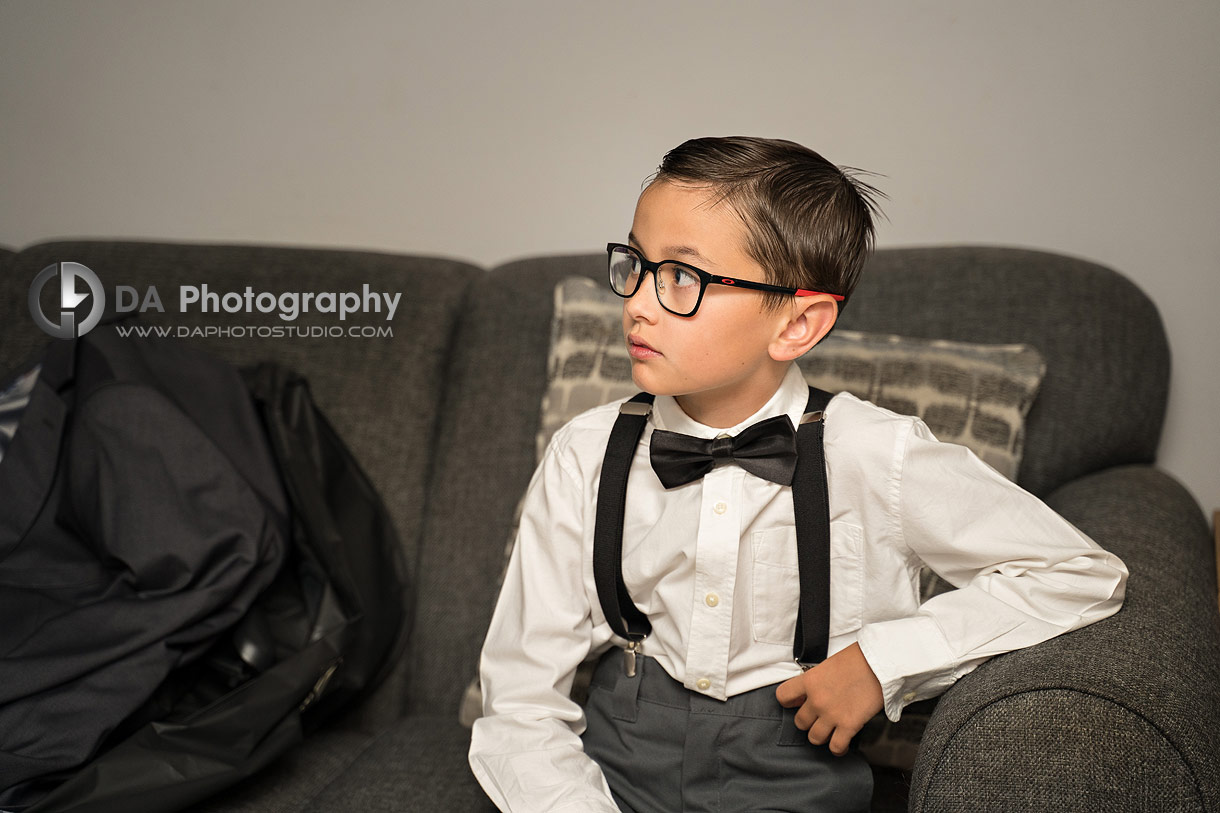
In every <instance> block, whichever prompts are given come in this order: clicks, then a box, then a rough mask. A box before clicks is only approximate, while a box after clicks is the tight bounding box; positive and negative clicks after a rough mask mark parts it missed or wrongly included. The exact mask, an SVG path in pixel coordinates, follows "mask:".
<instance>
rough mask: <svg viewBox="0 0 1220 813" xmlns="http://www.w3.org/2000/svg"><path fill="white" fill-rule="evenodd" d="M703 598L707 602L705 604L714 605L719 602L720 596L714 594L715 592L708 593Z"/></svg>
mask: <svg viewBox="0 0 1220 813" xmlns="http://www.w3.org/2000/svg"><path fill="white" fill-rule="evenodd" d="M703 600H704V601H706V602H707V606H709V607H715V606H716V605H717V604H719V603H720V596H718V595H716V594H715V593H708V594H707V596H705V597H704V599H703Z"/></svg>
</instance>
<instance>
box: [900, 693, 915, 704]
mask: <svg viewBox="0 0 1220 813" xmlns="http://www.w3.org/2000/svg"><path fill="white" fill-rule="evenodd" d="M914 699H915V692H907V693H906V694H904V695H903V696H902V702H904V703H910V702H911V701H912V700H914Z"/></svg>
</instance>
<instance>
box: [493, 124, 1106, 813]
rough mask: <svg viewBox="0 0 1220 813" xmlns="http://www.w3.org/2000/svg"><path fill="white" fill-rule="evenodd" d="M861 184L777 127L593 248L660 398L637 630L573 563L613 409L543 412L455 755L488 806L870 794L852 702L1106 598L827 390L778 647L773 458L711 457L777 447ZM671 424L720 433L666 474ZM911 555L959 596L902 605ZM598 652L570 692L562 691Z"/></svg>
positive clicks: (924, 434)
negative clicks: (824, 552)
mask: <svg viewBox="0 0 1220 813" xmlns="http://www.w3.org/2000/svg"><path fill="white" fill-rule="evenodd" d="M873 192H874V190H872V189H871V187H868V186H867V185H865V184H863V183H861V182H860V181H859V180H858V179H856V178H855V177H853V175H851V174H849V173H847V172H844V171H841V170H840V169H838V168H836V167H835V166H834V165H833V164H830V163H829V162H827V161H826V160H825V159H824V158H822V157H821V156H820V155H818V154H817V153H814V152H812V151H811V150H808V149H806V148H804V147H801V146H799V145H797V144H793V143H791V142H787V141H774V140H764V139H755V138H725V139H715V138H706V139H696V140H692V141H688V142H686V143H684V144H682V145H680V146H679V147H677V148H676V149H674V150H672V151H670V152H669V153H668V154H667V155H666V156H665V158H664V160H663V162H662V164H661V166H660V169H659V170H658V172H657V174H656V176H655V177H654V179H653V180H652V181H651V183H650V184H649V185H648V186H647V188H646V189H645V190H644V192H643V193H642V194H641V195H640V198H639V202H638V204H637V206H636V211H635V218H634V220H633V222H632V227H631V232H630V234H629V235H628V238H627V244H626V245H619V244H611V245H610V246H609V247H608V252H609V258H610V259H609V263H610V277H611V285H612V287H613V288H614V289H615V291H616V293H618V294H619V295H621V296H623V297H625V299H624V301H623V333H624V337H625V340H626V342H627V346H628V351H629V353H630V356H631V365H632V378H633V380H634V383H635V384H636V385H637V386H638V387H639V388H640V389H642V390H644V391H645V392H648V393H653V394H655V395H656V399H655V403H654V404H653V406H652V409H651V413H650V414H649V416H648V418H647V424H646V425H645V428H644V431H643V436H642V438H641V440H640V442H639V444H638V446H636V447H635V451H634V456H633V457H631V459H630V463H629V472H628V473H629V477H628V479H627V487H626V489H627V490H626V498H625V506H626V507H625V511H624V519H623V527H622V546H621V563H620V562H614V563H613V564H614V565H616V566H619V567H621V573H622V584H623V586H625V588H626V593H627V594H628V595H627V596H626V597H622V596H621V595H620V597H619V598H620V605H621V604H623V603H624V602H625V601H630V602H632V603H634V605H635V606H636V607H637V608H638V609H639V611H640V612H641V613H642V614H643V616H645V617H646V619H647V624H648V626H649V627H650V629H649V631H648V633H647V637H646V639H645V640H644V641H643V643H642V644H640V643H639V642H638V638H639V636H638V635H636V636H634V641H633V642H629V641H628V640H627V638H625V637H623V635H621V634H618V633H616V632H615V631H614V630H613V629H612V625H611V623H610V622H608V621H607V615H608V613H607V612H606V611H604V610H603V607H605V606H607V605H606V604H605V601H606V596H605V591H603V593H602V594H599V592H598V586H597V581H598V577H597V576H596V575H595V570H597V568H595V566H594V561H593V559H594V556H593V550H594V532H595V526H596V524H597V523H596V522H595V516H596V514H597V503H598V493H599V488H604V486H602V485H601V484H600V483H599V480H600V476H601V471H602V464H603V457H604V456H605V454H606V448H607V442H608V439H609V436H610V433H611V428H612V426H613V425H614V423H615V420H616V418H617V417H618V415H619V411H620V404H621V402H619V403H613V404H608V405H606V406H603V407H598V408H596V409H593V410H590V411H588V412H586V413H584V414H582V415H580V416H578V417H577V418H575V419H574V420H573V421H571V422H570V423H569V424H567V425H566V426H565V427H563V428H562V429H561V430H559V431H558V432H557V433H556V434H555V437H554V438H553V440H552V441H551V443H550V446H549V447H548V449H547V451H546V454H545V456H544V458H543V460H542V462H541V464H540V465H539V467H538V470H537V472H536V473H535V475H534V477H533V480H532V482H531V483H530V487H529V491H528V494H527V497H526V502H525V507H524V512H523V516H522V519H521V525H520V533H519V536H518V540H517V544H516V547H515V549H514V551H513V553H512V557H511V559H510V562H509V566H508V570H507V573H506V576H505V581H504V586H503V589H502V591H501V594H500V597H499V600H498V603H497V605H496V609H495V612H494V614H493V617H492V621H491V626H490V629H489V630H488V634H487V640H486V642H485V644H484V647H483V653H482V661H481V668H480V675H481V682H482V688H483V698H484V713H485V716H484V717H482V718H481V719H479V720H478V721H477V722H476V723H475V726H474V731H473V735H472V742H471V748H470V764H471V767H472V769H473V771H474V773H475V775H476V777H477V778H478V780H479V782H480V783H481V784H482V786H483V788H484V789H485V790H486V792H487V793H488V795H489V796H490V797H491V799H492V800H493V801H494V802H495V803H496V804H497V805H498V806H499V808H500V809H501V810H504V811H512V813H518V812H521V813H524V812H525V811H531V812H533V811H538V812H539V813H540V812H541V811H572V813H576V811H579V812H580V813H589V811H607V812H609V811H617V810H623V811H629V812H634V813H658V812H659V813H679V812H680V811H696V810H698V811H711V810H715V811H723V812H724V813H728V812H729V811H747V810H750V811H755V810H774V811H779V810H783V811H801V813H808V811H833V812H834V813H843V811H864V810H867V809H868V806H869V800H870V796H871V792H872V777H871V772H870V769H869V767H868V765H867V764H866V763H865V762H864V761H863V759H862V758H861V757H860V756H859V754H858V753H857V752H856V751H855V750H854V749H853V748H852V747H851V739H852V737H853V735H855V734H856V733H857V732H858V731H859V730H860V728H861V727H862V726H863V724H864V723H865V722H866V721H867V720H868V719H869V718H870V717H872V716H873V715H874V714H876V713H877V712H879V711H881V710H883V709H884V711H885V713H886V715H887V716H888V717H889V718H890V719H891V720H897V719H898V718H899V715H900V714H901V711H902V708H903V707H904V706H905V705H907V704H908V703H911V702H913V701H915V700H919V699H923V698H927V697H931V696H934V695H937V694H939V693H941V692H943V691H944V690H945V689H946V688H947V687H948V686H949V685H950V684H952V683H953V682H954V681H955V680H957V678H959V677H961V676H962V675H963V674H965V673H967V672H969V671H970V670H972V669H973V668H975V667H976V666H978V664H979V663H981V662H982V661H984V660H986V659H987V658H989V657H991V656H993V655H996V654H998V653H1001V652H1006V651H1009V650H1012V649H1016V648H1019V647H1024V646H1029V645H1031V644H1035V643H1038V642H1039V641H1043V640H1046V639H1047V638H1050V637H1052V636H1054V635H1058V634H1060V633H1063V632H1066V631H1068V630H1071V629H1075V628H1078V627H1081V626H1084V625H1086V624H1089V623H1092V622H1094V621H1097V620H1099V619H1102V618H1105V617H1106V616H1108V615H1111V614H1112V613H1114V612H1115V611H1116V610H1117V609H1118V607H1119V606H1120V604H1121V603H1122V599H1123V594H1124V589H1125V584H1126V576H1127V571H1126V568H1125V567H1124V565H1123V563H1122V562H1121V561H1119V559H1118V558H1116V557H1115V556H1113V555H1111V554H1109V553H1107V552H1105V551H1103V550H1102V549H1100V548H1099V547H1098V546H1097V545H1096V544H1095V543H1094V542H1093V541H1092V540H1090V539H1088V538H1087V537H1086V536H1084V535H1083V534H1081V533H1080V532H1079V531H1077V530H1076V529H1075V528H1074V527H1072V526H1071V525H1070V524H1069V523H1067V522H1066V521H1065V520H1063V519H1062V518H1060V517H1059V516H1058V515H1057V514H1055V513H1054V512H1053V511H1051V510H1050V509H1049V508H1047V507H1046V506H1045V505H1043V504H1042V503H1041V502H1039V501H1038V500H1037V499H1035V498H1034V497H1032V496H1030V495H1029V494H1027V493H1026V492H1024V491H1022V490H1021V489H1020V488H1018V487H1017V486H1015V485H1013V484H1012V483H1010V482H1009V481H1007V480H1006V479H1004V478H1003V477H1001V476H1000V475H999V474H997V473H996V472H995V471H993V470H992V469H990V468H989V467H987V466H986V465H984V464H983V463H981V462H979V461H978V459H977V458H975V457H974V456H973V455H972V454H971V453H970V452H968V451H967V450H965V449H964V448H963V447H960V446H956V445H952V444H942V443H938V442H937V441H936V440H935V439H934V438H933V437H932V435H931V433H930V432H929V431H928V429H927V428H926V427H925V426H924V424H923V423H922V422H921V421H919V420H918V419H916V418H911V417H904V416H900V415H897V414H895V413H892V412H889V411H887V410H884V409H881V408H879V407H876V406H874V405H872V404H870V403H867V402H864V401H860V400H859V399H857V398H855V397H853V396H851V395H850V394H847V393H840V394H838V395H836V396H834V398H833V399H832V400H831V401H830V402H829V404H828V405H827V406H826V407H825V409H824V411H823V412H822V415H821V419H822V421H823V426H824V440H823V443H822V448H823V449H824V454H825V472H826V477H827V482H828V486H827V488H828V507H827V505H825V504H823V505H822V507H821V509H820V510H822V511H823V512H826V511H828V515H829V520H830V534H829V562H830V566H829V574H830V577H829V585H830V586H829V596H828V597H827V596H825V595H823V596H822V599H823V603H824V602H825V600H826V599H827V598H828V601H829V609H828V623H827V624H826V625H825V626H827V627H828V633H829V639H828V643H827V645H826V646H825V651H826V653H827V655H828V657H825V659H824V660H821V662H820V663H817V664H816V665H814V666H812V667H811V668H803V667H804V666H805V665H803V664H798V663H797V662H796V661H794V659H793V654H794V640H795V641H797V643H798V644H799V641H800V633H799V632H798V630H799V628H800V625H798V623H797V619H798V608H802V609H801V617H802V618H805V617H806V616H804V614H803V613H804V609H803V605H804V604H805V602H807V601H808V600H809V599H810V597H809V596H808V595H805V594H803V591H802V578H801V577H799V576H798V571H799V568H798V564H797V563H798V554H797V540H798V533H797V528H798V527H799V526H800V522H799V521H794V509H793V493H794V488H796V486H795V485H793V480H792V476H791V471H790V469H789V473H788V474H787V475H785V474H784V473H783V472H780V473H778V474H777V473H775V472H774V471H773V470H771V469H768V466H769V465H770V464H767V465H764V466H762V467H761V468H760V467H759V466H758V465H756V464H754V463H753V462H752V461H750V460H743V459H742V458H738V459H736V460H732V461H729V460H723V459H719V458H720V457H722V456H723V454H724V449H725V448H727V446H726V444H730V445H732V444H736V443H737V442H738V440H740V439H741V438H739V437H738V436H741V437H742V438H745V437H747V436H749V437H753V436H755V435H757V434H759V433H761V432H763V431H764V428H763V427H759V428H758V429H754V428H753V427H756V426H757V425H758V424H760V423H761V422H764V421H767V420H768V419H775V418H777V417H779V418H781V420H780V421H779V424H781V425H783V426H781V427H780V429H778V430H776V429H775V427H776V422H775V421H774V420H772V421H770V423H768V424H767V426H766V427H765V428H766V430H767V431H768V432H770V431H772V430H775V432H776V434H775V437H777V438H780V440H777V441H775V443H778V444H779V445H780V446H781V447H782V448H783V449H786V450H788V451H787V452H786V454H787V455H788V457H793V456H794V454H793V453H792V451H791V450H792V448H793V447H792V436H793V435H795V432H794V431H793V428H794V427H796V426H797V425H798V424H800V422H801V421H802V415H803V414H804V413H805V412H806V406H807V401H808V400H809V390H808V388H807V387H806V384H805V382H804V380H803V379H802V377H801V374H800V372H799V370H798V368H797V367H796V365H795V364H794V363H793V361H794V360H795V359H796V358H797V357H799V356H801V355H802V354H804V353H805V352H806V351H808V350H809V349H810V348H812V347H813V346H814V345H816V344H817V343H818V341H820V340H821V339H822V337H824V336H825V335H826V334H827V332H828V331H830V329H831V328H832V327H833V326H834V323H835V320H836V318H837V317H838V312H839V308H840V307H841V304H840V303H841V302H842V301H845V300H846V299H847V297H849V296H850V295H851V292H852V289H853V287H854V286H855V282H856V278H857V276H858V274H859V272H860V269H861V267H862V266H863V264H864V261H865V258H866V256H867V253H868V251H869V249H870V248H871V245H872V239H873V223H872V216H873V212H874V211H875V207H874V203H873V201H872V199H871V197H870V195H871V194H872V193H873ZM650 277H651V279H650ZM734 288H736V289H737V290H734ZM785 417H786V421H785V420H782V419H783V418H785ZM813 417H814V419H815V420H816V416H813ZM666 433H678V435H672V434H666ZM743 433H745V434H744V435H743ZM679 435H685V436H690V437H693V438H696V439H700V440H698V441H694V442H695V443H700V442H703V441H710V442H711V443H712V444H719V446H717V447H716V448H717V449H718V450H719V451H717V452H716V458H717V459H713V460H712V463H713V464H714V465H712V464H709V465H707V466H704V467H703V468H705V469H707V470H706V473H703V474H702V476H701V477H700V476H699V474H700V472H698V471H696V472H694V474H693V475H689V473H688V476H693V477H694V478H695V479H690V480H689V481H688V482H680V481H679V480H678V479H675V477H674V475H673V474H672V471H670V470H667V469H666V467H665V460H666V456H667V450H668V449H670V448H671V446H672V443H677V444H678V445H679V446H681V445H682V444H683V443H685V442H688V441H689V438H686V439H683V438H680V437H678V436H679ZM768 437H770V435H768ZM675 438H676V440H674V439H675ZM727 438H733V439H734V440H732V441H729V440H727ZM768 442H770V441H768ZM709 448H710V447H709ZM802 448H806V447H802ZM783 456H784V455H783V454H781V455H780V457H781V458H782V457H783ZM818 462H819V464H820V461H818ZM654 464H655V471H654ZM607 465H609V464H607ZM806 465H809V464H808V463H807V464H806ZM747 469H749V470H747ZM759 472H761V473H759ZM667 486H668V487H667ZM797 493H798V499H803V497H801V496H800V495H801V494H802V492H799V491H798V492H797ZM802 538H803V537H802ZM802 544H804V543H803V542H802ZM921 562H926V563H927V564H928V565H929V566H931V567H932V568H933V569H934V570H935V571H936V572H937V573H939V574H940V575H941V576H943V577H944V578H945V579H947V580H948V581H949V582H951V583H952V584H954V585H955V586H957V587H959V588H960V589H958V590H954V591H951V592H949V593H946V594H943V595H940V596H937V597H936V598H933V599H931V600H930V601H928V602H926V603H925V604H923V605H922V606H920V604H919V597H918V569H919V567H920V565H921ZM605 567H606V565H605V562H604V560H603V561H601V562H599V564H598V568H602V572H604V568H605ZM602 583H603V584H605V581H604V579H603V582H602ZM610 592H613V591H610ZM806 592H807V591H806ZM816 598H817V597H814V600H815V601H816ZM615 621H616V622H617V621H618V619H617V618H616V619H615ZM807 626H808V625H807ZM618 627H619V628H620V629H621V628H622V624H621V623H619V624H618ZM624 634H625V635H628V636H630V635H632V633H630V632H625V633H624ZM794 636H796V637H795V638H794ZM592 656H600V660H599V662H598V665H597V669H596V672H595V673H594V678H593V684H592V686H591V688H590V692H589V700H588V702H587V704H586V705H585V707H583V708H582V707H581V706H579V705H577V704H576V703H575V702H573V701H572V700H571V699H570V698H569V693H570V690H571V686H572V681H573V675H574V672H575V670H576V668H577V666H578V665H579V664H580V663H581V662H582V661H584V660H585V659H586V658H588V657H592Z"/></svg>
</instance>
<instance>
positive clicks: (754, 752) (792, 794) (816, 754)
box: [581, 647, 873, 813]
mask: <svg viewBox="0 0 1220 813" xmlns="http://www.w3.org/2000/svg"><path fill="white" fill-rule="evenodd" d="M622 653H623V651H622V650H621V649H620V648H618V647H614V648H612V649H610V650H609V651H608V652H607V653H606V654H605V655H603V656H602V658H601V660H600V661H599V662H598V664H597V669H596V671H595V672H594V673H593V680H592V683H591V684H590V686H589V700H588V702H587V703H586V704H585V716H586V718H587V721H588V727H587V728H586V730H585V733H584V734H582V735H581V739H582V740H583V741H584V748H585V752H586V753H587V754H589V756H590V757H592V758H593V759H594V760H595V761H596V762H597V763H598V765H600V766H601V769H602V772H603V773H604V774H605V775H606V781H607V782H608V783H609V785H610V791H611V793H612V794H613V795H614V800H615V802H616V803H617V804H618V806H619V808H620V809H622V810H623V811H624V813H746V812H747V811H749V813H757V812H758V811H773V812H774V813H780V811H783V812H784V813H855V811H867V810H868V809H869V801H870V799H871V797H872V792H873V775H872V770H871V769H870V768H869V766H868V763H867V762H865V760H864V758H863V757H862V756H860V754H859V753H858V752H856V750H855V749H854V747H853V748H852V750H851V751H849V752H848V753H847V754H845V755H844V756H841V757H836V756H835V755H833V754H832V753H830V749H829V748H828V747H827V746H825V745H821V746H817V745H813V744H812V743H810V742H809V739H808V734H807V733H806V732H804V731H801V730H800V729H799V728H797V727H796V724H795V723H794V722H793V717H794V715H795V713H796V710H795V709H785V708H784V707H783V706H781V705H780V704H779V701H777V700H776V699H775V687H776V686H777V685H779V684H773V685H771V686H763V687H761V688H758V689H754V690H753V691H749V692H745V693H743V694H739V695H735V696H733V697H730V698H728V700H727V701H721V700H716V699H714V698H711V697H706V696H704V695H701V694H698V693H697V692H692V691H690V690H688V689H686V688H685V687H684V686H682V684H680V683H678V682H677V681H676V680H674V679H673V678H671V677H670V676H669V675H668V674H667V673H666V672H665V670H664V669H663V668H662V667H661V665H660V664H659V663H657V662H656V660H654V659H653V658H650V657H648V656H637V658H636V674H635V677H633V678H629V677H627V676H626V674H625V670H624V668H623V654H622Z"/></svg>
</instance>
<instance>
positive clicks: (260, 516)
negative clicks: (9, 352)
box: [0, 328, 406, 813]
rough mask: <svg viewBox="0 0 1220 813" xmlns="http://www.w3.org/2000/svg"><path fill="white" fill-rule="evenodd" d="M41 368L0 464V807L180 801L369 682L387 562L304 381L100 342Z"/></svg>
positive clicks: (348, 465)
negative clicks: (0, 621) (0, 623)
mask: <svg viewBox="0 0 1220 813" xmlns="http://www.w3.org/2000/svg"><path fill="white" fill-rule="evenodd" d="M41 362H42V369H41V371H40V374H39V378H38V381H37V383H36V385H35V390H34V392H33V393H31V396H30V401H29V405H28V406H27V408H26V411H25V414H24V415H22V417H21V421H20V423H19V425H18V430H17V432H16V434H15V436H14V437H13V441H12V443H11V444H10V445H9V447H8V449H7V450H6V452H5V455H4V457H3V458H0V495H2V496H0V499H2V500H3V502H0V618H4V619H5V620H6V621H7V622H9V626H3V627H0V629H2V630H3V631H0V692H3V693H4V695H3V697H0V789H3V790H0V809H5V810H27V811H29V813H46V812H48V811H125V812H126V811H131V810H140V811H170V810H179V809H181V808H183V807H186V806H188V805H190V804H192V803H194V802H197V801H200V800H202V799H204V798H206V797H208V796H210V795H212V794H214V793H215V792H217V791H219V790H221V789H223V788H225V787H228V786H229V785H232V784H234V783H236V782H237V781H239V780H241V779H243V778H245V777H248V776H250V775H252V774H253V773H255V772H257V771H258V770H259V769H260V768H262V767H263V766H265V765H267V764H268V763H270V762H271V761H272V760H274V759H275V758H276V757H277V756H279V755H280V754H282V753H283V752H284V751H286V750H287V749H288V748H290V747H291V746H292V745H294V744H295V743H297V742H299V741H300V740H301V739H302V737H303V736H304V735H305V734H306V733H307V732H308V731H310V730H311V729H313V728H314V727H316V726H317V725H318V724H319V723H320V722H322V721H323V720H324V719H326V718H327V717H329V716H331V715H332V714H333V713H334V712H335V711H337V710H338V709H340V708H342V707H344V706H345V705H347V704H348V703H350V702H351V701H352V700H353V699H355V698H356V697H358V696H359V695H361V694H362V693H364V692H366V691H368V690H369V689H370V688H371V687H373V686H374V685H376V683H377V682H378V681H379V680H381V679H382V678H383V677H384V675H385V673H386V672H387V671H388V670H389V668H390V667H391V666H392V664H393V661H394V660H395V659H396V657H397V655H398V654H399V653H400V651H401V647H402V645H403V643H404V639H405V636H404V634H403V633H404V630H405V624H404V619H405V615H404V607H405V595H406V573H405V567H404V563H403V559H402V554H401V550H400V547H399V545H398V542H397V538H396V535H395V533H394V530H393V527H392V524H391V522H390V519H389V516H388V513H387V511H386V510H385V507H384V505H383V504H382V502H381V500H380V498H379V497H378V495H377V494H376V492H375V491H374V489H373V488H372V486H371V484H370V483H369V481H368V480H367V478H366V477H365V476H364V474H363V472H362V471H361V470H360V467H359V465H358V464H357V463H356V461H355V460H354V459H353V458H352V456H351V454H350V453H349V452H348V450H347V448H346V447H345V446H344V444H343V443H342V441H341V439H340V438H339V437H338V436H337V435H336V434H335V433H334V431H333V429H332V428H331V427H330V425H329V423H328V422H327V421H326V420H325V418H324V417H323V416H322V415H321V413H320V412H319V411H318V410H317V408H316V407H315V405H314V404H313V401H312V399H311V397H310V394H309V388H308V386H307V384H306V383H305V382H304V380H303V379H301V378H300V377H299V376H296V375H294V374H292V373H290V372H288V371H286V370H284V369H282V368H279V367H277V366H275V365H270V364H266V365H262V366H260V367H259V368H257V369H256V370H252V371H247V372H246V373H245V374H244V375H240V374H238V373H237V371H236V370H234V369H233V368H231V367H229V366H228V365H227V364H224V363H223V362H220V361H218V360H216V359H214V358H211V357H209V356H207V355H205V354H203V353H200V352H198V351H195V350H192V349H190V348H189V347H187V346H186V345H184V344H183V343H181V342H175V341H173V340H151V339H136V338H120V337H118V336H117V334H115V333H113V332H112V331H111V330H109V329H106V328H102V329H98V330H95V331H94V332H92V333H91V334H89V335H88V336H86V337H84V338H82V339H79V340H76V341H72V342H64V341H59V342H54V343H52V344H51V345H49V346H48V348H47V351H46V353H45V354H44V356H43V358H42V359H41ZM10 497H11V498H12V499H10ZM31 574H38V578H31ZM14 620H16V623H15V624H14V623H13V621H14Z"/></svg>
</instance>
